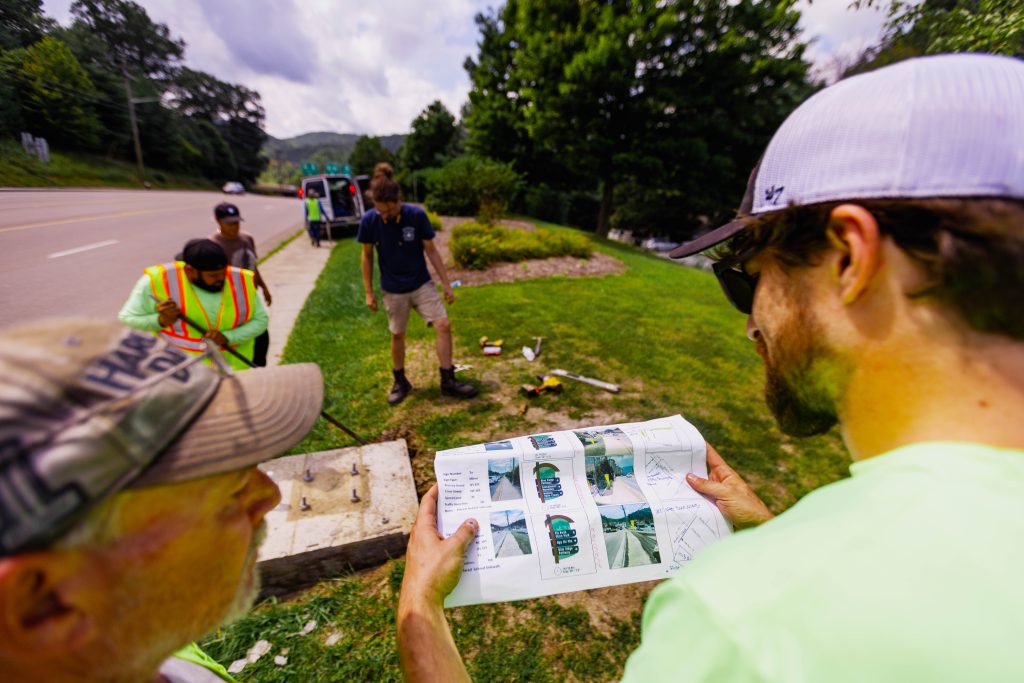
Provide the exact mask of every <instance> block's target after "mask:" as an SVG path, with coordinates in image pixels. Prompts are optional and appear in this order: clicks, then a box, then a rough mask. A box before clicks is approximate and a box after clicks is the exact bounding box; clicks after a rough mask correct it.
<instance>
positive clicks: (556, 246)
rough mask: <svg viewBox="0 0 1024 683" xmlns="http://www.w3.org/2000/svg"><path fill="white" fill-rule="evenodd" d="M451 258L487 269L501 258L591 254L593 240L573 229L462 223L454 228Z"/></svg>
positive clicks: (587, 255)
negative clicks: (518, 228) (513, 227)
mask: <svg viewBox="0 0 1024 683" xmlns="http://www.w3.org/2000/svg"><path fill="white" fill-rule="evenodd" d="M450 248H451V252H452V259H453V260H454V261H455V263H456V265H458V266H459V267H460V268H468V269H470V270H484V269H486V268H487V266H489V265H491V264H492V263H496V262H498V261H505V262H509V263H514V262H516V261H524V260H526V259H536V258H549V257H552V256H576V257H578V258H590V254H591V247H590V240H589V239H587V238H586V237H584V236H583V235H579V234H576V233H573V232H568V231H563V230H547V229H539V230H534V231H528V230H509V229H508V228H503V227H501V226H493V225H481V224H480V223H463V224H462V225H459V226H457V227H456V228H455V229H454V230H452V240H451V243H450Z"/></svg>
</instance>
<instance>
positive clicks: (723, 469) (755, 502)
mask: <svg viewBox="0 0 1024 683" xmlns="http://www.w3.org/2000/svg"><path fill="white" fill-rule="evenodd" d="M707 448H708V478H707V479H701V478H700V477H698V476H697V475H696V474H687V475H686V481H687V482H688V483H689V484H690V486H692V487H693V489H694V490H695V491H697V492H698V493H703V494H704V495H706V496H710V497H711V498H713V499H714V501H715V505H717V506H718V509H719V510H721V511H722V514H723V515H725V517H726V519H728V520H729V521H730V522H732V524H733V526H735V527H736V528H737V529H742V528H744V527H751V526H757V525H758V524H761V523H762V522H767V521H768V520H769V519H771V518H772V517H774V516H775V515H773V514H772V512H771V510H769V509H768V506H767V505H765V504H764V501H762V500H761V499H760V498H758V497H757V494H756V493H754V491H753V489H751V488H750V486H749V485H748V484H747V482H745V481H743V478H742V477H741V476H740V475H738V474H736V470H734V469H733V468H731V467H729V466H728V465H727V464H725V460H722V456H720V455H719V454H718V451H716V450H715V449H714V448H712V447H711V444H707Z"/></svg>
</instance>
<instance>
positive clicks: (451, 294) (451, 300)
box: [441, 282, 455, 306]
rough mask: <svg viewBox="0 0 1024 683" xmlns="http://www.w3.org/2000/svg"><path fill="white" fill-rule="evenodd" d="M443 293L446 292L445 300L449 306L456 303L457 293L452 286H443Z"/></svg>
mask: <svg viewBox="0 0 1024 683" xmlns="http://www.w3.org/2000/svg"><path fill="white" fill-rule="evenodd" d="M441 291H442V292H444V300H445V301H447V302H448V305H449V306H450V305H451V304H453V303H455V292H453V291H452V286H451V285H450V284H448V283H447V282H446V283H444V284H443V285H442V286H441Z"/></svg>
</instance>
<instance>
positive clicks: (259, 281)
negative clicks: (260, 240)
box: [248, 236, 273, 306]
mask: <svg viewBox="0 0 1024 683" xmlns="http://www.w3.org/2000/svg"><path fill="white" fill-rule="evenodd" d="M248 241H249V248H250V249H251V250H252V257H253V258H254V259H256V263H253V264H252V272H253V276H254V277H253V282H254V283H255V284H256V286H257V287H258V288H259V289H262V290H263V298H264V299H265V300H266V302H267V305H268V306H269V305H270V303H271V301H273V299H272V298H271V296H270V287H267V281H266V280H264V279H263V276H262V275H260V269H259V268H257V267H256V264H257V263H259V261H260V255H259V254H257V253H256V240H254V239H253V238H252V237H251V236H248Z"/></svg>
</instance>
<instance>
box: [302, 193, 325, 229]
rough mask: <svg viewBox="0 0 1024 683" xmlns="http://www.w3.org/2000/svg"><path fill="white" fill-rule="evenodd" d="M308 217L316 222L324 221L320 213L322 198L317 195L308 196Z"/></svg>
mask: <svg viewBox="0 0 1024 683" xmlns="http://www.w3.org/2000/svg"><path fill="white" fill-rule="evenodd" d="M306 218H307V220H310V221H312V222H314V223H316V222H318V221H323V216H321V215H320V200H319V199H317V198H315V197H307V198H306Z"/></svg>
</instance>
